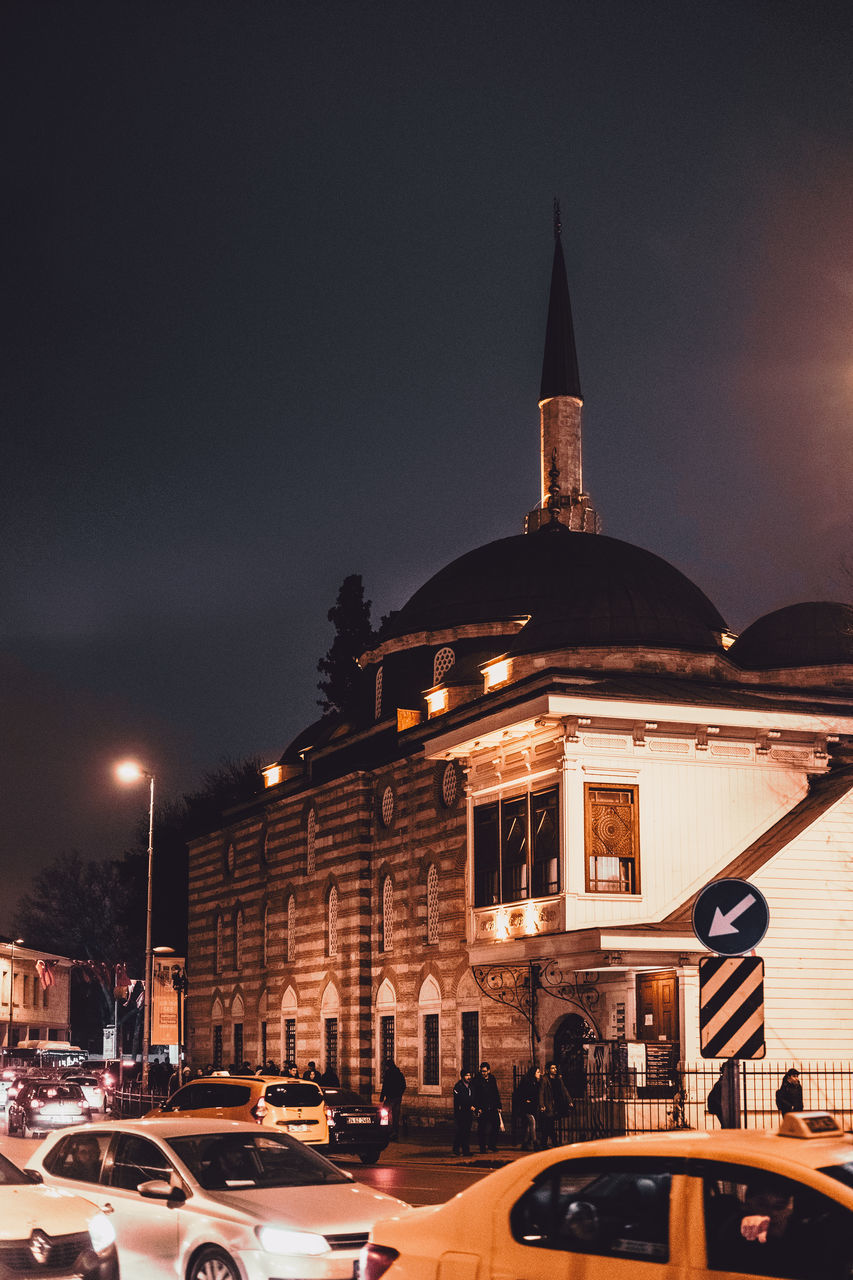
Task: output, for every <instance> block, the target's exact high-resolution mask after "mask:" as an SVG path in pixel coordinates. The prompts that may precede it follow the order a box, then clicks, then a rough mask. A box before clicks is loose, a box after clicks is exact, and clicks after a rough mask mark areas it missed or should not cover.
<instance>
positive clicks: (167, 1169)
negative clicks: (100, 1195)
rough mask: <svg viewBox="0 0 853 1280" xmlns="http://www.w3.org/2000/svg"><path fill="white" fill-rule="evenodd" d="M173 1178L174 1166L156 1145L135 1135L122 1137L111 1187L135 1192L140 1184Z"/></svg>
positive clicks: (117, 1150) (128, 1134)
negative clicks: (152, 1180) (156, 1179)
mask: <svg viewBox="0 0 853 1280" xmlns="http://www.w3.org/2000/svg"><path fill="white" fill-rule="evenodd" d="M171 1176H172V1165H171V1164H170V1162H169V1159H168V1157H167V1156H166V1154H165V1152H163V1151H161V1150H160V1148H159V1147H158V1146H157V1145H156V1144H155V1143H153V1142H149V1141H148V1139H147V1138H140V1137H137V1135H136V1134H135V1133H123V1134H122V1135H121V1137H120V1138H119V1140H118V1143H117V1145H116V1154H115V1159H114V1161H113V1166H112V1170H111V1172H110V1177H109V1181H110V1185H111V1186H113V1187H124V1189H125V1190H126V1191H135V1190H136V1188H137V1187H138V1186H139V1184H140V1182H150V1181H151V1179H152V1178H165V1179H166V1181H167V1182H168V1181H169V1179H170V1178H171Z"/></svg>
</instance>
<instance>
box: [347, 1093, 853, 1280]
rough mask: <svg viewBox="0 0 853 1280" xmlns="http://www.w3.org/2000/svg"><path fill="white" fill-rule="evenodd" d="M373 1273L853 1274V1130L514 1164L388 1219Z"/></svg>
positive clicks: (552, 1276) (813, 1116) (433, 1279)
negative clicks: (435, 1202)
mask: <svg viewBox="0 0 853 1280" xmlns="http://www.w3.org/2000/svg"><path fill="white" fill-rule="evenodd" d="M358 1274H359V1280H379V1277H380V1276H383V1277H386V1280H744V1278H745V1277H748V1278H749V1280H752V1278H753V1277H757V1276H761V1277H773V1280H851V1277H853V1135H851V1134H850V1133H845V1132H844V1131H843V1129H842V1127H841V1125H840V1124H839V1122H838V1120H837V1119H836V1118H835V1117H834V1116H832V1115H829V1114H828V1113H826V1112H808V1111H806V1112H792V1113H790V1114H788V1115H786V1116H785V1117H784V1119H783V1120H782V1123H781V1125H780V1127H779V1129H778V1130H777V1131H776V1132H770V1131H767V1132H759V1131H755V1130H751V1131H750V1130H733V1129H729V1130H725V1131H722V1132H720V1131H717V1132H713V1133H711V1132H685V1131H681V1132H672V1133H652V1134H642V1135H639V1136H637V1137H631V1138H604V1139H601V1140H600V1141H596V1142H582V1143H576V1144H573V1145H571V1146H567V1147H556V1148H554V1149H552V1150H550V1151H541V1152H538V1153H537V1154H535V1155H531V1156H526V1157H523V1158H521V1159H518V1160H516V1161H514V1162H513V1163H512V1164H509V1165H506V1166H505V1167H504V1168H502V1169H499V1170H497V1171H496V1172H494V1173H492V1174H490V1175H489V1176H488V1177H485V1178H483V1179H482V1181H480V1182H478V1183H477V1184H476V1185H475V1186H473V1187H469V1188H468V1189H467V1190H465V1191H462V1192H461V1193H460V1194H459V1195H457V1196H455V1197H454V1198H453V1199H452V1200H449V1201H448V1202H447V1203H446V1204H443V1205H438V1206H429V1207H425V1208H419V1209H413V1210H409V1211H408V1213H407V1214H406V1216H405V1218H403V1217H399V1218H397V1217H394V1218H390V1219H386V1220H385V1221H381V1222H377V1223H376V1224H375V1226H374V1227H373V1229H372V1231H371V1233H370V1239H369V1241H368V1243H367V1245H366V1246H365V1248H364V1249H363V1250H362V1254H361V1258H360V1262H359V1272H358Z"/></svg>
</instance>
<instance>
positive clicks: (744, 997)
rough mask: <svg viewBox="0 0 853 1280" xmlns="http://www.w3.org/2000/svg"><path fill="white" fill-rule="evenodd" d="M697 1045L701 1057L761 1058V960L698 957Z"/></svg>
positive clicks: (762, 1003)
mask: <svg viewBox="0 0 853 1280" xmlns="http://www.w3.org/2000/svg"><path fill="white" fill-rule="evenodd" d="M699 1047H700V1049H701V1052H702V1057H703V1058H763V1057H764V1053H765V1046H764V961H763V960H762V959H761V957H760V956H703V957H702V959H701V960H700V961H699Z"/></svg>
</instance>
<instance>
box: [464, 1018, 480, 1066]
mask: <svg viewBox="0 0 853 1280" xmlns="http://www.w3.org/2000/svg"><path fill="white" fill-rule="evenodd" d="M479 1062H480V1015H479V1013H478V1012H477V1010H476V1009H472V1010H466V1011H465V1012H464V1013H463V1014H462V1070H463V1071H470V1072H471V1073H472V1075H476V1072H477V1066H478V1064H479Z"/></svg>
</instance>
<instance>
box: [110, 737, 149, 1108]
mask: <svg viewBox="0 0 853 1280" xmlns="http://www.w3.org/2000/svg"><path fill="white" fill-rule="evenodd" d="M116 777H117V778H118V780H119V781H120V782H141V781H142V779H143V778H147V779H148V783H149V794H148V905H147V907H146V909H145V1008H144V1017H143V1022H142V1092H143V1093H147V1092H148V1055H149V1052H150V1049H151V996H152V994H153V993H152V990H151V987H152V969H153V953H152V951H151V885H152V880H153V870H154V774H153V773H148V771H147V770H146V769H143V768H142V766H141V765H139V764H137V763H136V761H135V760H125V761H123V762H122V763H121V764H119V765H116Z"/></svg>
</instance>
